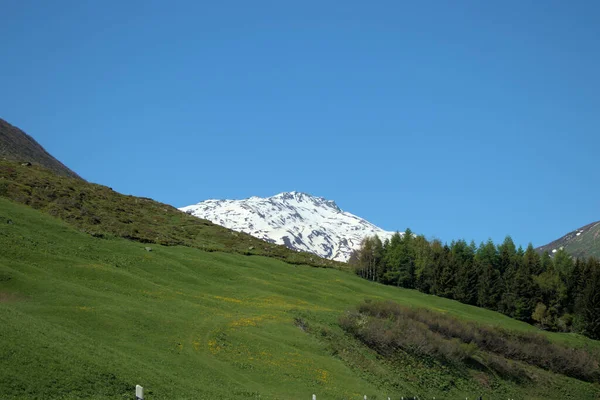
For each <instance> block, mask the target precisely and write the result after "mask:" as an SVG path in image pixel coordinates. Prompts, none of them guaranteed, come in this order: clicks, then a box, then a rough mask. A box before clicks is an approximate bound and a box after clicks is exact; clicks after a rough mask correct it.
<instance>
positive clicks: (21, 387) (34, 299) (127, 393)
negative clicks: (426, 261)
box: [0, 199, 600, 400]
mask: <svg viewBox="0 0 600 400" xmlns="http://www.w3.org/2000/svg"><path fill="white" fill-rule="evenodd" d="M7 221H11V223H10V224H8V223H7ZM146 246H148V245H147V244H142V243H138V242H133V241H130V240H124V239H121V238H118V237H107V238H98V237H93V236H91V235H89V234H87V233H84V232H82V231H81V230H79V229H74V228H73V227H72V226H71V225H70V224H67V223H66V222H64V221H61V220H59V219H57V218H53V217H51V216H48V215H46V214H44V213H42V212H40V211H36V210H34V209H32V208H30V207H26V206H23V205H20V204H17V203H14V202H11V201H9V200H6V199H0V338H1V341H0V393H1V394H2V395H1V396H0V397H2V398H3V399H17V398H18V399H35V398H38V399H47V398H60V399H75V398H111V399H128V398H129V399H131V398H133V393H134V386H135V385H136V384H140V385H142V386H144V387H145V389H146V394H147V399H149V400H151V399H258V398H260V399H309V398H310V396H311V395H312V394H313V393H315V394H317V395H318V398H319V399H359V398H362V396H363V395H364V394H366V395H368V396H369V399H375V398H378V399H386V398H387V396H391V397H395V398H397V397H399V396H400V395H403V396H408V395H420V396H422V397H425V396H436V398H438V399H440V398H465V397H467V396H468V397H469V398H475V397H476V396H478V395H479V394H481V393H483V394H484V396H485V398H499V399H500V398H504V399H505V398H508V397H511V398H528V399H535V398H538V399H548V398H578V399H596V398H598V396H600V388H599V387H598V385H597V384H590V383H586V382H582V381H578V380H575V379H572V378H567V377H564V376H562V375H557V374H553V373H550V372H547V371H543V370H536V373H535V375H536V378H535V379H534V380H533V381H532V382H529V383H527V384H526V385H522V384H519V383H516V382H513V381H510V380H503V379H501V378H500V377H497V376H494V375H493V374H491V375H485V374H483V375H469V374H468V373H466V372H465V371H461V370H455V369H453V368H451V367H448V366H445V365H443V364H440V363H436V362H434V361H431V360H427V359H423V358H418V357H414V356H411V355H409V354H402V353H400V354H399V355H398V357H399V360H395V361H394V362H388V361H387V360H386V359H383V358H381V357H380V356H379V355H378V354H377V353H376V352H374V351H372V350H370V349H369V348H367V347H366V346H364V345H362V344H361V343H360V342H358V341H357V340H356V339H354V338H352V337H351V336H350V335H348V334H346V333H345V332H344V331H343V330H342V329H341V328H340V327H339V326H338V322H337V321H338V319H339V317H340V315H342V314H343V313H344V312H345V311H346V310H347V309H348V308H349V307H352V306H353V305H356V304H358V303H361V302H362V301H363V299H365V298H369V299H380V300H393V301H395V302H398V303H401V304H404V305H410V306H417V307H427V308H431V309H434V310H437V311H441V312H444V313H447V314H449V315H454V316H457V317H459V318H463V319H465V320H472V321H478V322H479V323H481V324H484V325H491V326H502V327H504V328H507V329H513V330H518V331H532V330H534V329H535V328H533V327H531V326H530V325H527V324H524V323H520V322H518V321H515V320H512V319H510V318H507V317H505V316H503V315H500V314H498V313H495V312H491V311H487V310H483V309H479V308H476V307H471V306H467V305H464V304H460V303H458V302H455V301H451V300H447V299H443V298H438V297H434V296H428V295H424V294H422V293H419V292H416V291H412V290H404V289H397V288H393V287H387V286H383V285H379V284H375V283H370V282H367V281H365V280H363V279H360V278H358V277H356V276H354V275H352V274H349V273H346V272H343V271H339V270H336V269H325V268H313V267H308V266H302V265H291V264H288V263H284V262H282V261H280V260H278V259H274V258H267V257H262V256H245V255H241V254H235V253H223V252H206V251H201V250H199V249H197V248H190V247H183V246H161V245H150V247H152V251H150V252H148V251H146V250H145V249H144V247H146ZM545 335H546V336H547V337H548V338H550V340H552V341H557V342H561V343H566V344H569V345H572V346H577V347H582V346H593V347H595V348H598V344H597V342H593V341H590V340H588V339H585V338H583V337H581V336H577V335H568V334H550V333H545Z"/></svg>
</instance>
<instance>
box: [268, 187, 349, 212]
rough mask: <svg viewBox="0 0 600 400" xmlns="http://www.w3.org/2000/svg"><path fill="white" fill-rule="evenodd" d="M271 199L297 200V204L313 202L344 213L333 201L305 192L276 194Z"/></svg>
mask: <svg viewBox="0 0 600 400" xmlns="http://www.w3.org/2000/svg"><path fill="white" fill-rule="evenodd" d="M269 199H281V200H295V201H297V202H300V203H301V202H312V203H313V204H315V205H324V206H327V207H329V208H332V209H334V210H336V211H337V212H342V210H341V209H340V208H339V207H338V205H337V204H336V203H335V201H333V200H327V199H326V198H325V197H319V196H313V195H312V194H309V193H305V192H297V191H291V192H282V193H279V194H276V195H275V196H273V197H269Z"/></svg>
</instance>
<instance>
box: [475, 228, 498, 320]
mask: <svg viewBox="0 0 600 400" xmlns="http://www.w3.org/2000/svg"><path fill="white" fill-rule="evenodd" d="M497 265H498V252H497V249H496V246H495V245H494V242H492V240H491V239H489V240H488V241H487V242H486V243H485V244H484V243H481V245H479V248H478V249H477V253H476V254H475V268H476V269H477V275H478V280H477V305H478V306H479V307H485V308H489V309H491V310H495V309H497V307H498V300H499V294H500V281H501V279H500V271H499V270H498V267H497Z"/></svg>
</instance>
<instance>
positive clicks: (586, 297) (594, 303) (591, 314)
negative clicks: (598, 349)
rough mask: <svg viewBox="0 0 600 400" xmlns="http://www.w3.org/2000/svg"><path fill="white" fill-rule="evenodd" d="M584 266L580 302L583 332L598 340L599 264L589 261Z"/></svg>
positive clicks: (599, 325) (592, 260)
mask: <svg viewBox="0 0 600 400" xmlns="http://www.w3.org/2000/svg"><path fill="white" fill-rule="evenodd" d="M587 264H588V265H587V266H586V273H587V277H586V284H585V288H584V290H583V293H582V296H581V300H580V307H579V309H580V313H581V318H582V320H583V332H584V334H586V335H587V336H589V337H591V338H592V339H600V262H598V261H596V260H594V259H589V260H588V263H587Z"/></svg>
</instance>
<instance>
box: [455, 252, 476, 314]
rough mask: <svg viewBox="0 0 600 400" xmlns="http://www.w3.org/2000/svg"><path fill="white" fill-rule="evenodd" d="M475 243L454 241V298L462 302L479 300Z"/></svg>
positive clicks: (470, 302) (467, 302) (468, 302)
mask: <svg viewBox="0 0 600 400" xmlns="http://www.w3.org/2000/svg"><path fill="white" fill-rule="evenodd" d="M474 247H475V244H474V243H473V244H472V245H467V242H465V241H464V240H459V241H457V242H455V243H454V246H452V248H451V260H452V263H453V264H454V266H455V269H456V281H455V287H454V298H455V299H456V300H458V301H460V302H461V303H466V304H475V303H476V302H477V271H476V270H475V268H474V258H475V250H474Z"/></svg>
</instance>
